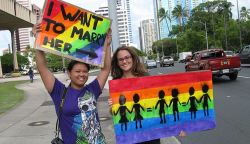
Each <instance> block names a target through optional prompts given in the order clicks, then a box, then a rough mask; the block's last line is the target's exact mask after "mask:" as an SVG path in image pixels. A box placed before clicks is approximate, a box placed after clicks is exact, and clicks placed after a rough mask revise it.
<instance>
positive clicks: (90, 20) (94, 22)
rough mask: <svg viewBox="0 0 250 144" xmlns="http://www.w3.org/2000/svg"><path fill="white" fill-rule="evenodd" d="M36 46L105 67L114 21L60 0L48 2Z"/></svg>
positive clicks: (49, 0) (47, 0) (48, 0)
mask: <svg viewBox="0 0 250 144" xmlns="http://www.w3.org/2000/svg"><path fill="white" fill-rule="evenodd" d="M41 24H42V27H41V28H42V31H41V32H40V33H39V34H38V36H37V38H36V42H35V45H36V46H35V47H36V48H37V49H40V50H42V51H46V52H50V53H53V54H56V55H60V56H64V57H67V58H70V59H75V60H79V61H83V62H85V63H89V64H92V65H96V66H100V67H102V66H103V64H104V62H103V61H104V55H105V54H104V52H105V50H104V42H105V38H106V34H107V32H108V30H109V27H110V25H111V20H110V19H108V18H104V17H101V16H99V15H97V14H94V13H92V12H89V11H87V10H84V9H81V8H79V7H77V6H74V5H72V4H69V3H66V2H63V1H61V0H46V2H45V5H44V9H43V17H42V21H41Z"/></svg>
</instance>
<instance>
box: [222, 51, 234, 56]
mask: <svg viewBox="0 0 250 144" xmlns="http://www.w3.org/2000/svg"><path fill="white" fill-rule="evenodd" d="M224 52H225V54H226V55H233V54H234V53H233V52H232V51H224Z"/></svg>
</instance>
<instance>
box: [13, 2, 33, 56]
mask: <svg viewBox="0 0 250 144" xmlns="http://www.w3.org/2000/svg"><path fill="white" fill-rule="evenodd" d="M16 2H17V3H19V4H21V5H22V6H24V7H26V8H27V9H29V10H31V3H30V0H16ZM30 31H31V28H20V29H18V30H16V32H15V43H16V48H17V51H21V52H22V51H25V49H26V47H27V46H29V45H30Z"/></svg>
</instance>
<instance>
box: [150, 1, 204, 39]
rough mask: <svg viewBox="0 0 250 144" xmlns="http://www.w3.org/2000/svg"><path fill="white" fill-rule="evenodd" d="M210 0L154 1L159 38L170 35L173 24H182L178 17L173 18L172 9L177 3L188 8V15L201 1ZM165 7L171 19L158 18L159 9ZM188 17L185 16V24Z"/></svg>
mask: <svg viewBox="0 0 250 144" xmlns="http://www.w3.org/2000/svg"><path fill="white" fill-rule="evenodd" d="M207 1H208V0H155V1H154V18H155V20H156V25H155V27H156V28H157V33H158V37H157V39H162V38H167V37H169V36H168V35H169V31H171V28H172V26H173V25H177V24H180V22H179V21H178V19H177V18H173V15H172V11H173V10H174V8H175V7H176V6H177V5H180V6H181V7H182V8H183V9H185V10H186V13H187V16H188V17H189V16H190V15H191V10H192V9H193V8H195V7H196V6H198V5H199V4H200V3H204V2H207ZM161 8H164V9H165V11H166V12H167V13H168V15H169V17H170V18H171V20H169V19H164V20H162V21H159V20H158V11H159V9H161ZM188 17H186V18H183V21H184V24H185V22H186V21H187V19H188Z"/></svg>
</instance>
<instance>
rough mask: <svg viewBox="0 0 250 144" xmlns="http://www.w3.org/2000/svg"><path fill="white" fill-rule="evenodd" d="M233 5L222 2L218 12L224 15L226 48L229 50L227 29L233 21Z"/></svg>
mask: <svg viewBox="0 0 250 144" xmlns="http://www.w3.org/2000/svg"><path fill="white" fill-rule="evenodd" d="M232 6H233V4H232V3H231V2H227V1H222V2H221V3H220V5H219V7H218V12H219V13H220V14H222V15H223V20H224V30H225V47H226V49H227V48H228V38H227V27H228V21H229V19H232V9H231V7H232Z"/></svg>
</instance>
